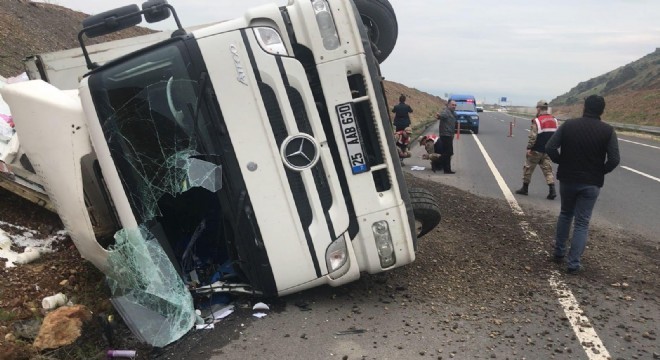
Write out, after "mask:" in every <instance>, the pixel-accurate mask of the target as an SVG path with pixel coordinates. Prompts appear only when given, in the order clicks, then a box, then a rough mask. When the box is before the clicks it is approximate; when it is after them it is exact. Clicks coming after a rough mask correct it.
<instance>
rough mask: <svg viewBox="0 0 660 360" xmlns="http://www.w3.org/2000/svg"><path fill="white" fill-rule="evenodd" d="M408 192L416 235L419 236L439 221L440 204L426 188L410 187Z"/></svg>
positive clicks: (431, 228)
mask: <svg viewBox="0 0 660 360" xmlns="http://www.w3.org/2000/svg"><path fill="white" fill-rule="evenodd" d="M408 193H409V194H410V202H411V203H412V208H413V214H414V215H415V223H416V224H417V237H418V238H421V237H422V236H424V235H425V234H426V233H428V232H429V231H431V230H433V228H435V227H436V225H438V224H439V223H440V206H438V201H437V200H436V198H435V196H433V194H431V193H430V192H429V191H428V190H426V189H422V188H411V189H409V190H408Z"/></svg>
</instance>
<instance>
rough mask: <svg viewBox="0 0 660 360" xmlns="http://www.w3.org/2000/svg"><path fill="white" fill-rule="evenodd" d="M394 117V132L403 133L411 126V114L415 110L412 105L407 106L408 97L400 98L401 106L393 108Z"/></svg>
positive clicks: (402, 96)
mask: <svg viewBox="0 0 660 360" xmlns="http://www.w3.org/2000/svg"><path fill="white" fill-rule="evenodd" d="M392 112H393V113H394V114H395V115H394V121H393V123H394V131H403V130H405V129H406V128H407V127H409V126H410V115H409V114H410V113H412V112H413V109H412V108H411V107H410V105H408V104H406V96H405V95H401V96H399V104H397V105H394V108H392Z"/></svg>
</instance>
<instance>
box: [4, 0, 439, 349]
mask: <svg viewBox="0 0 660 360" xmlns="http://www.w3.org/2000/svg"><path fill="white" fill-rule="evenodd" d="M170 15H173V17H174V19H175V20H176V23H177V27H178V30H176V31H175V32H174V33H172V34H171V36H168V38H167V39H165V40H163V41H161V42H158V43H155V44H151V45H149V46H146V47H143V48H141V49H139V50H137V51H134V52H131V53H129V54H125V55H123V56H120V57H118V58H116V59H114V60H111V61H107V62H105V63H104V64H103V65H98V64H97V63H95V62H94V53H93V52H91V51H88V49H87V48H86V46H85V44H84V38H85V36H87V37H94V36H99V35H103V34H107V33H110V32H113V31H117V30H119V29H123V28H126V27H129V26H134V25H137V24H139V23H140V22H141V21H142V18H143V17H144V18H145V19H146V20H147V21H148V22H154V21H160V20H164V19H166V18H168V17H170ZM83 27H84V28H83V30H82V31H81V32H80V35H79V40H80V43H81V50H82V53H83V55H84V59H85V62H86V64H87V67H88V69H89V72H88V73H87V74H86V75H85V76H84V77H82V78H81V79H80V80H79V79H77V78H76V79H75V81H78V80H79V87H78V89H77V90H74V91H64V90H60V89H58V88H57V87H55V86H53V85H51V84H49V83H47V82H45V81H42V80H34V81H27V82H23V83H18V84H12V85H8V86H6V87H5V88H3V89H2V95H3V97H4V99H5V100H6V101H7V103H8V104H9V105H10V108H11V111H12V115H13V117H14V122H15V123H16V129H17V133H18V135H19V137H20V143H21V147H22V149H23V151H24V152H25V154H26V155H27V157H28V158H29V161H30V163H31V167H32V168H34V171H35V172H36V173H37V174H38V175H39V176H40V178H41V179H42V181H43V186H44V188H45V189H46V192H47V194H48V197H49V198H50V200H51V202H52V204H53V207H54V208H55V209H56V211H57V213H58V214H59V216H60V217H61V219H62V221H63V223H64V225H65V227H66V229H67V230H68V232H69V234H70V236H71V238H72V239H73V241H74V243H75V244H76V246H77V248H78V249H79V251H80V253H81V254H82V256H83V257H84V258H86V259H87V260H89V261H91V262H92V263H93V264H94V265H95V266H97V267H98V268H99V269H101V270H102V271H103V272H104V273H105V274H106V275H107V278H108V283H109V284H110V288H111V290H112V296H113V298H112V301H113V304H114V305H115V307H116V309H117V310H118V312H119V313H120V314H121V315H122V317H123V318H124V320H125V321H126V323H127V324H128V325H129V327H131V328H132V330H133V332H134V333H135V334H136V335H138V337H140V338H141V339H142V340H144V341H146V342H148V343H150V344H152V345H155V346H164V345H166V344H168V343H170V342H172V341H174V340H176V339H178V338H179V337H180V336H182V335H183V334H185V332H187V331H188V330H189V329H190V328H191V327H192V325H193V324H194V323H195V321H196V318H195V312H194V308H195V306H196V305H198V304H196V302H197V301H201V300H199V299H205V298H208V297H210V296H212V294H214V293H218V292H228V291H229V292H231V291H235V292H246V293H254V294H258V295H264V296H281V295H285V294H289V293H292V292H296V291H300V290H303V289H307V288H310V287H314V286H318V285H321V284H329V285H332V286H337V285H341V284H345V283H347V282H350V281H353V280H355V279H357V278H358V277H359V276H360V273H361V272H368V273H378V272H381V271H385V270H389V269H392V268H396V267H399V266H402V265H405V264H408V263H410V262H412V261H413V260H414V258H415V248H416V242H417V238H418V237H419V236H421V235H423V234H424V233H427V232H428V231H430V230H431V229H433V228H434V227H435V226H436V225H437V224H438V222H439V221H440V213H439V209H438V205H437V203H436V201H435V200H434V198H433V196H432V195H431V194H429V193H428V192H426V191H424V190H422V189H408V188H407V186H406V183H405V181H404V178H403V172H402V168H401V164H400V162H399V159H398V157H397V152H396V151H395V147H394V144H393V140H392V139H393V136H392V127H391V123H390V118H389V114H388V111H387V110H388V109H387V104H386V101H385V96H384V90H383V88H382V84H381V81H382V77H381V74H380V69H379V62H380V61H382V60H383V59H385V58H386V57H387V55H389V53H390V52H391V51H392V48H393V47H394V43H395V41H396V36H397V34H396V33H397V25H396V18H395V16H394V11H393V9H392V7H391V5H390V4H389V3H388V2H387V0H355V1H353V0H289V3H288V4H287V5H286V6H282V7H278V6H277V5H265V6H261V7H257V8H253V9H250V10H248V11H247V12H246V13H245V15H244V16H243V17H241V18H237V19H234V20H231V21H226V22H222V23H218V24H216V25H212V26H209V27H205V28H201V29H197V30H194V31H192V32H187V31H185V30H184V29H183V28H182V26H181V25H180V22H179V20H178V18H177V16H176V12H175V10H174V8H173V7H172V6H171V5H169V4H167V3H166V2H165V1H163V0H155V1H154V0H152V1H148V2H146V3H144V4H143V5H142V9H140V8H139V7H138V6H137V5H131V6H125V7H121V8H117V9H115V10H111V11H108V12H105V13H102V14H98V15H95V16H92V17H90V18H88V19H86V20H85V22H83ZM46 75H47V74H46V70H43V73H42V77H47V76H46Z"/></svg>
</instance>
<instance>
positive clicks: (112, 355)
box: [106, 350, 137, 359]
mask: <svg viewBox="0 0 660 360" xmlns="http://www.w3.org/2000/svg"><path fill="white" fill-rule="evenodd" d="M106 356H107V357H108V359H118V358H126V359H135V357H136V356H137V351H135V350H108V352H107V355H106Z"/></svg>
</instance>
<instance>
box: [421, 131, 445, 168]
mask: <svg viewBox="0 0 660 360" xmlns="http://www.w3.org/2000/svg"><path fill="white" fill-rule="evenodd" d="M439 140H440V139H439V138H438V136H437V135H424V136H422V138H421V139H419V146H423V147H424V149H425V150H426V154H424V155H422V158H423V159H427V160H430V161H431V170H432V171H433V172H436V171H437V170H441V169H442V143H441V142H440V141H439Z"/></svg>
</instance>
